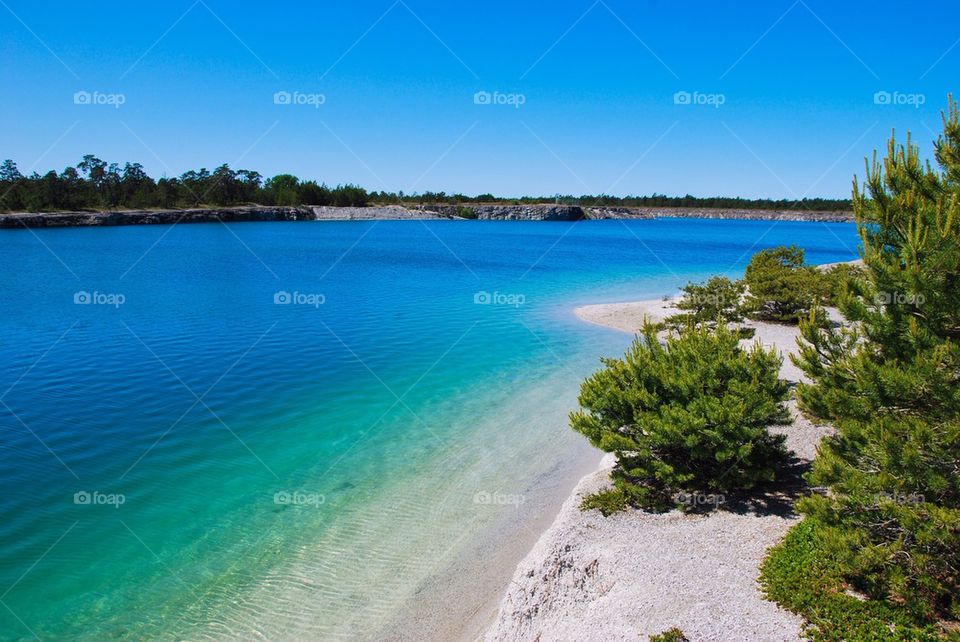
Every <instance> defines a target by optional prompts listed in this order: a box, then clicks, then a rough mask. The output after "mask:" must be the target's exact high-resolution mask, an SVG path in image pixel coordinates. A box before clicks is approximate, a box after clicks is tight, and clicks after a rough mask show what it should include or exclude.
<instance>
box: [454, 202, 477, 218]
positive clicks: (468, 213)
mask: <svg viewBox="0 0 960 642" xmlns="http://www.w3.org/2000/svg"><path fill="white" fill-rule="evenodd" d="M457 217H458V218H469V219H475V218H477V210H475V209H473V208H472V207H465V206H463V205H458V206H457Z"/></svg>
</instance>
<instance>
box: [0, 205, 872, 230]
mask: <svg viewBox="0 0 960 642" xmlns="http://www.w3.org/2000/svg"><path fill="white" fill-rule="evenodd" d="M463 210H468V211H469V212H470V214H469V215H468V216H463V214H464V211H463ZM658 218H690V219H725V220H761V221H809V222H823V223H831V222H833V223H835V222H852V221H853V215H852V213H850V212H814V211H801V210H760V209H758V210H738V209H721V208H702V207H699V208H680V207H614V206H609V207H607V206H602V207H601V206H583V207H581V206H579V205H557V204H536V205H506V204H497V205H480V204H467V205H463V206H455V205H446V204H442V205H418V206H404V205H384V206H380V205H371V206H367V207H338V206H315V205H312V206H263V205H247V206H237V207H206V208H202V207H196V208H190V209H146V210H102V211H98V210H83V211H67V212H0V229H20V228H28V229H36V228H47V227H115V226H123V225H164V224H179V223H218V222H219V223H240V222H307V221H405V220H410V221H415V220H438V219H442V220H459V221H467V220H481V221H544V222H550V221H566V222H573V221H582V220H655V219H658Z"/></svg>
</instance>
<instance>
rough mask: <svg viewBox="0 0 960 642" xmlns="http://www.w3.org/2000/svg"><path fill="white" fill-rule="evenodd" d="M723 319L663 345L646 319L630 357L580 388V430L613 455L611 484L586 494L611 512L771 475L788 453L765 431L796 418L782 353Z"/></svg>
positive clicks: (750, 483) (576, 422)
mask: <svg viewBox="0 0 960 642" xmlns="http://www.w3.org/2000/svg"><path fill="white" fill-rule="evenodd" d="M739 341H740V338H739V335H738V334H737V333H736V332H734V331H733V330H730V329H728V328H727V327H726V326H724V325H722V324H721V325H719V326H718V327H716V328H710V327H708V326H706V325H702V326H692V325H691V326H688V327H687V328H685V329H684V330H682V331H681V332H680V333H679V335H677V336H671V337H670V338H668V339H667V340H666V342H665V343H664V344H661V343H660V341H659V340H658V338H657V328H656V326H654V325H652V324H649V323H648V324H646V325H644V327H643V329H642V331H641V333H640V334H639V336H638V337H637V338H636V339H635V340H634V342H633V344H632V345H631V347H630V349H629V350H628V351H627V353H626V355H625V356H624V357H623V359H605V360H604V365H605V367H604V368H603V369H601V370H600V371H598V372H596V373H595V374H594V375H593V376H591V377H590V378H589V379H587V380H586V381H585V382H584V383H583V385H582V387H581V391H580V398H579V401H580V405H581V406H582V407H583V410H581V411H578V412H574V413H572V414H571V416H570V420H571V425H572V426H573V428H574V429H575V430H577V431H578V432H580V433H582V434H584V435H586V436H587V438H589V439H590V442H591V443H592V444H593V445H594V446H596V447H598V448H600V449H601V450H605V451H607V452H613V453H616V456H617V465H616V467H615V468H614V471H613V473H612V477H613V480H614V489H613V490H611V491H607V492H606V493H601V494H599V495H598V496H595V497H594V498H593V499H588V501H587V502H586V506H587V507H591V506H592V507H597V508H601V509H602V510H604V512H611V511H612V510H616V509H618V508H622V507H624V506H627V505H633V506H638V507H643V508H656V509H661V508H666V507H668V506H669V505H671V504H672V503H673V502H674V500H673V498H674V496H675V494H676V493H677V492H678V491H689V492H692V493H703V494H713V493H722V492H724V491H728V490H735V489H749V488H753V487H755V486H757V485H758V484H760V483H762V482H766V481H771V480H773V479H774V477H775V474H776V468H777V465H778V464H779V463H780V462H782V461H783V459H784V458H785V456H786V453H785V449H784V446H783V437H782V436H779V435H776V436H775V435H772V434H771V433H770V432H769V431H768V427H769V426H771V425H775V424H782V423H785V422H786V421H788V420H789V414H788V413H787V410H786V408H785V406H784V403H783V402H784V401H785V400H786V397H787V387H786V384H785V383H784V382H782V381H781V380H780V379H779V370H780V358H779V357H778V356H777V355H776V354H775V353H773V352H768V351H766V350H764V349H763V348H762V347H761V346H760V345H759V343H757V344H754V346H753V348H752V349H750V350H744V349H743V348H741V347H740V345H739Z"/></svg>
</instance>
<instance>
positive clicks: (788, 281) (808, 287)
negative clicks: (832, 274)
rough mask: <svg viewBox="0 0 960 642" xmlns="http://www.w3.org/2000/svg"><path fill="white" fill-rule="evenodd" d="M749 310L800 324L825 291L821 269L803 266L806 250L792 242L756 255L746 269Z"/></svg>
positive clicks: (762, 316)
mask: <svg viewBox="0 0 960 642" xmlns="http://www.w3.org/2000/svg"><path fill="white" fill-rule="evenodd" d="M744 281H745V282H746V284H747V289H748V291H749V294H748V295H747V300H746V304H745V305H746V309H747V311H748V313H749V314H750V315H751V316H753V317H755V318H757V319H762V320H764V321H777V322H780V323H797V322H798V321H799V320H800V319H801V318H803V317H805V316H806V315H807V314H809V311H810V310H811V309H812V308H813V307H814V306H815V305H816V303H817V300H818V299H819V297H820V295H821V291H822V285H821V279H820V274H819V272H818V270H817V269H816V268H815V267H813V266H809V265H804V260H803V249H801V248H798V247H796V246H795V245H791V246H790V247H777V248H772V249H769V250H762V251H760V252H757V253H756V254H754V255H753V257H752V258H751V259H750V263H749V264H748V265H747V269H746V271H745V272H744Z"/></svg>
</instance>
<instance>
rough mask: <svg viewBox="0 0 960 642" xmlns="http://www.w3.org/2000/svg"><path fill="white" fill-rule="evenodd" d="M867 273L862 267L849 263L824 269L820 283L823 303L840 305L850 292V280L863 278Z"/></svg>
mask: <svg viewBox="0 0 960 642" xmlns="http://www.w3.org/2000/svg"><path fill="white" fill-rule="evenodd" d="M865 275H866V272H865V271H864V269H863V268H862V267H860V266H858V265H850V264H849V263H838V264H837V265H834V266H832V267H831V268H830V269H828V270H822V271H821V272H820V284H821V297H822V303H823V305H830V306H836V305H839V303H840V301H841V299H842V298H843V297H844V296H846V295H847V294H849V287H850V282H851V281H853V280H855V279H862V278H864V276H865Z"/></svg>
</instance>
